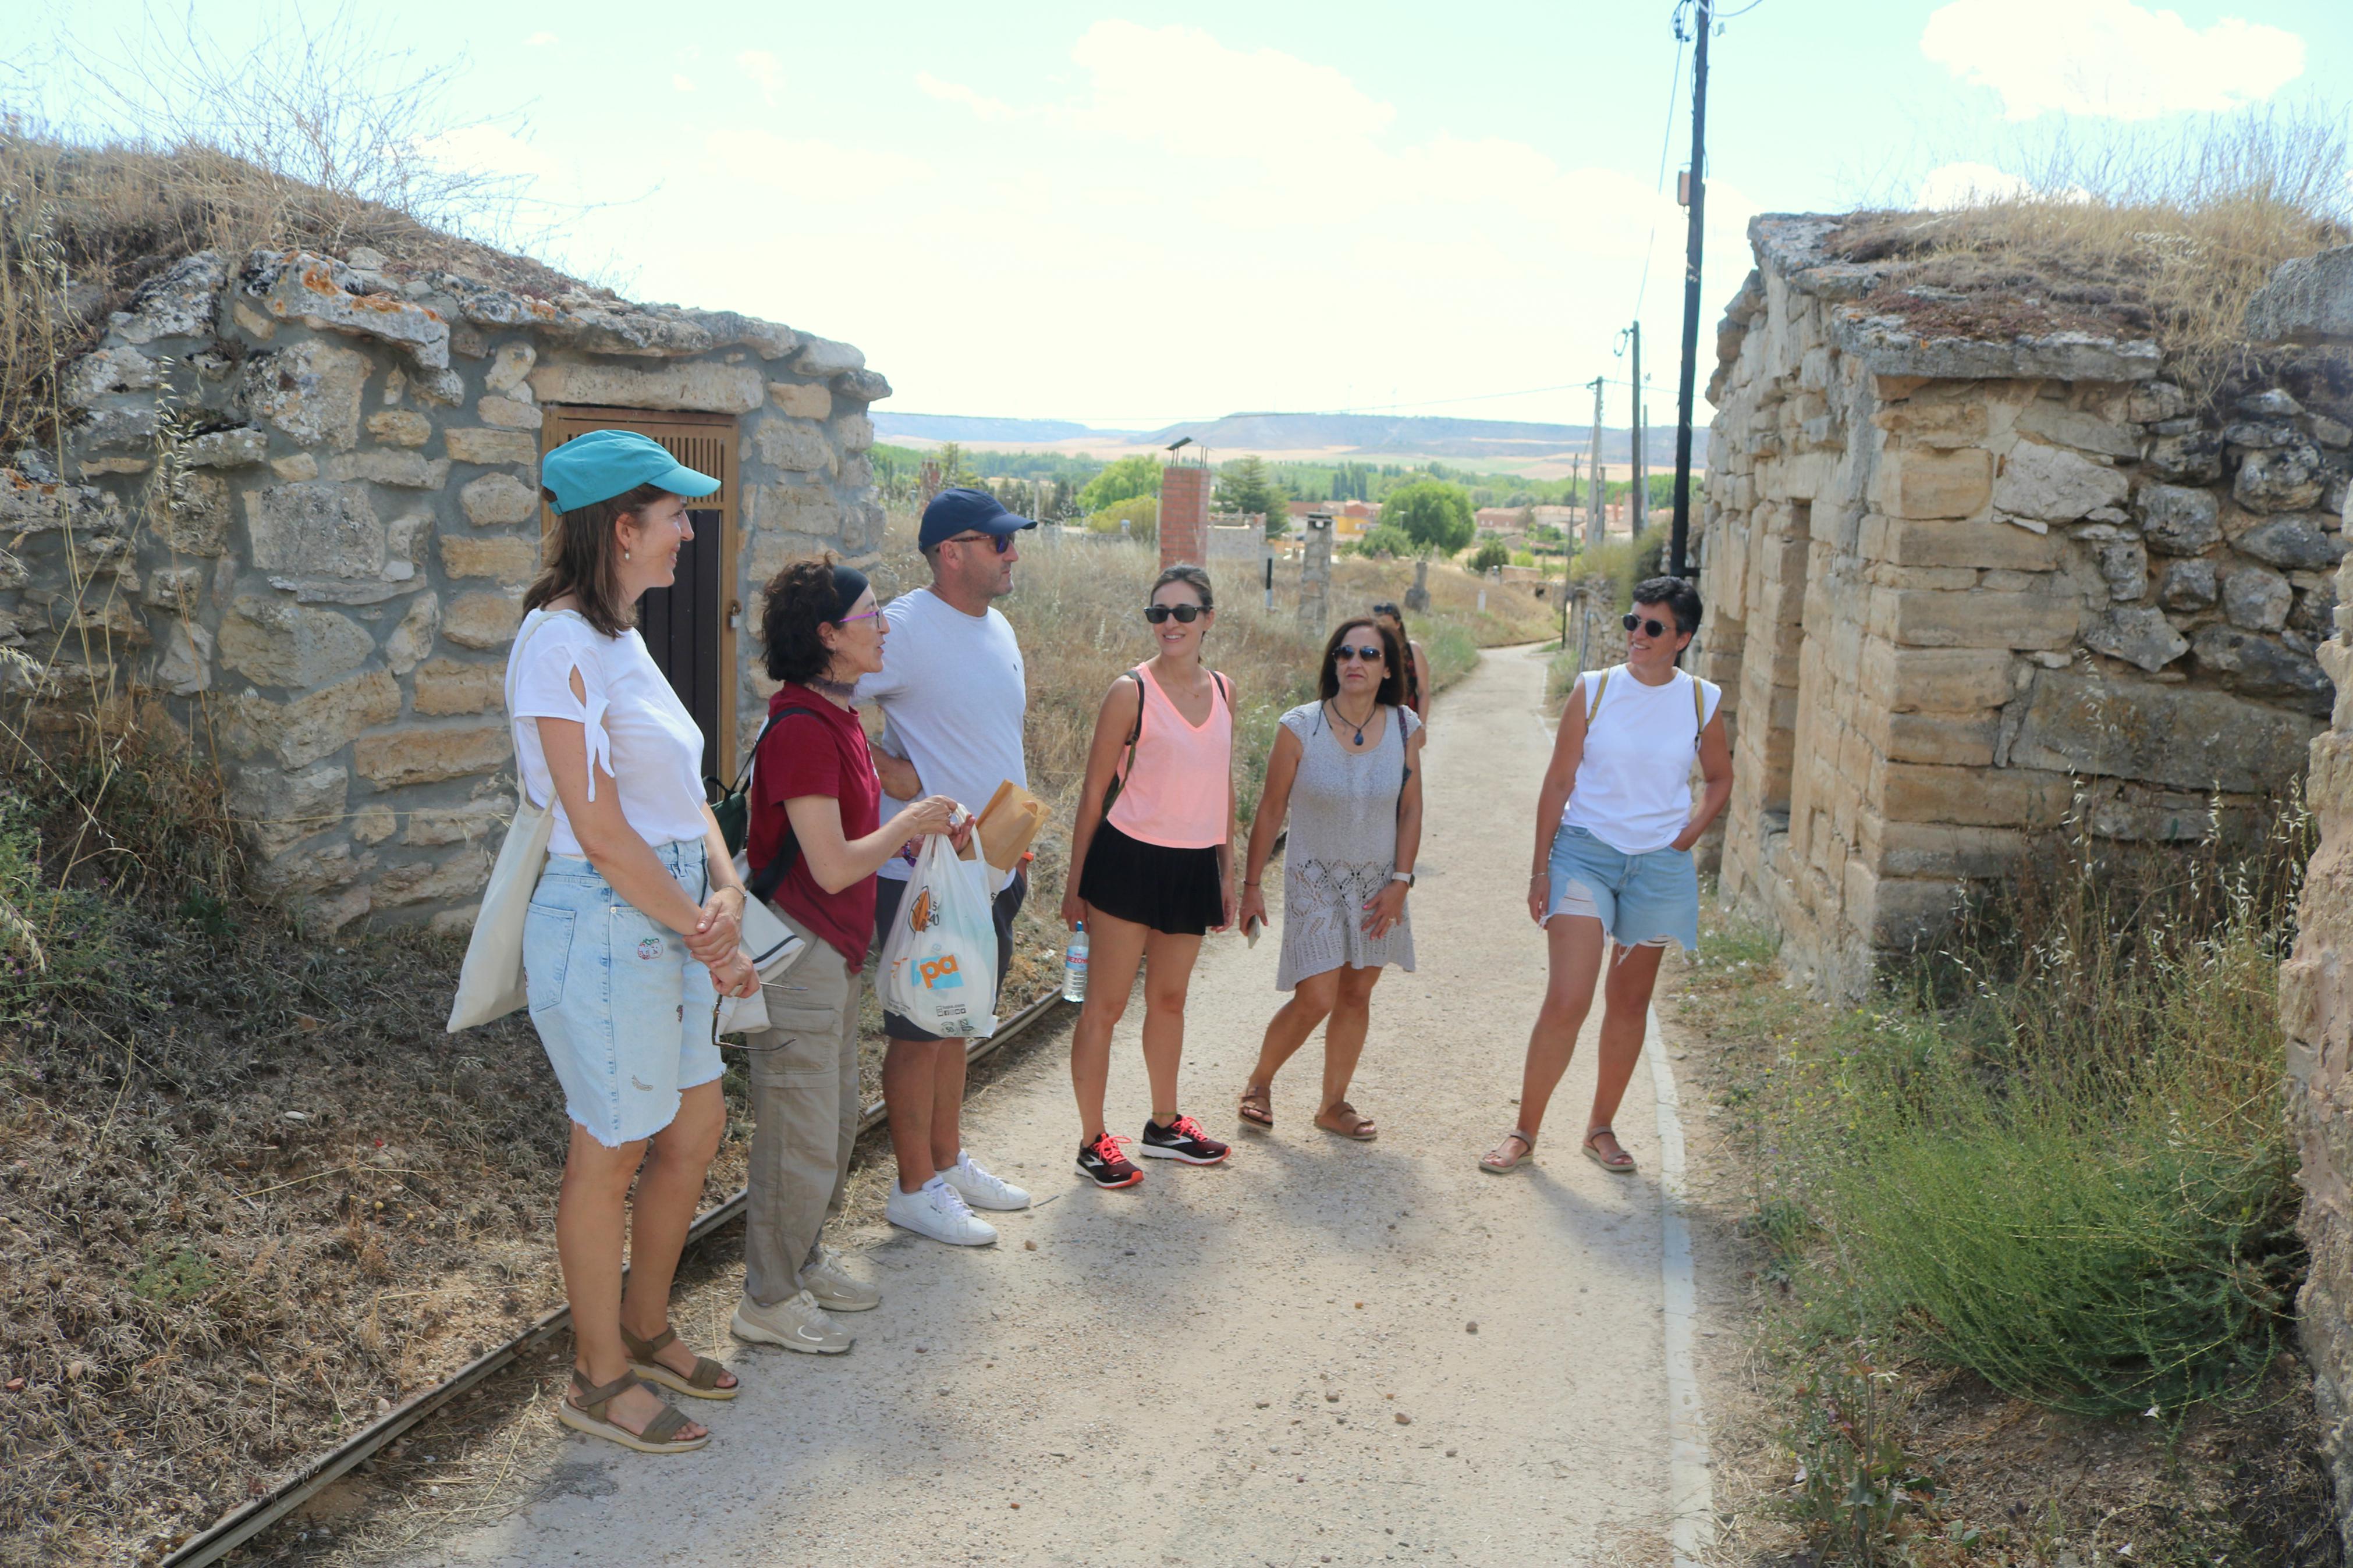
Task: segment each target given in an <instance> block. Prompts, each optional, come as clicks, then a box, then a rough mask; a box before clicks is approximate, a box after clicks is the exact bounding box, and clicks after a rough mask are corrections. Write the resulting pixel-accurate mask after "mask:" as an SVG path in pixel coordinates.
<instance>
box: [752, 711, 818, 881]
mask: <svg viewBox="0 0 2353 1568" xmlns="http://www.w3.org/2000/svg"><path fill="white" fill-rule="evenodd" d="M795 713H806V714H807V715H808V716H809V717H810V718H812V719H821V718H823V717H824V715H823V714H821V713H819V712H818V710H816V709H814V708H779V709H777V710H776V711H775V712H774V713H771V714H769V715H768V721H767V722H766V723H765V724H763V725H761V726H760V741H765V740H766V739H767V738H768V731H770V730H773V729H775V728H776V721H777V720H779V719H786V718H789V717H791V716H792V715H793V714H795ZM760 741H754V742H752V755H751V756H750V757H749V758H747V759H746V760H745V762H744V773H745V774H746V775H747V782H748V775H749V773H750V772H751V768H752V764H753V763H755V762H757V761H759V758H760ZM799 855H800V840H799V839H798V838H797V837H796V836H795V834H794V833H793V819H792V818H791V817H790V816H786V818H785V839H784V842H783V843H781V844H779V845H777V846H776V853H775V854H774V855H772V856H770V857H769V858H768V861H767V864H765V865H764V866H754V868H752V896H753V897H754V898H755V899H758V900H761V901H762V902H764V903H765V901H767V900H769V899H771V898H774V897H775V896H776V889H778V888H780V887H782V886H784V881H785V873H786V872H787V871H789V870H791V869H792V868H793V862H794V860H796V859H797V858H799Z"/></svg>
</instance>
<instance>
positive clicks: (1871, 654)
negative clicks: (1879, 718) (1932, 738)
mask: <svg viewBox="0 0 2353 1568" xmlns="http://www.w3.org/2000/svg"><path fill="white" fill-rule="evenodd" d="M2011 664H2012V659H2011V658H2010V650H2009V649H2008V648H2000V647H1996V648H1973V647H1968V648H1964V647H1955V648H1942V647H1935V648H1925V647H1896V646H1894V644H1893V643H1888V642H1883V641H1881V640H1880V639H1878V638H1875V637H1874V638H1873V639H1871V640H1870V641H1868V642H1866V643H1864V644H1863V651H1862V663H1861V666H1860V668H1858V670H1857V672H1856V673H1857V675H1858V676H1859V678H1860V687H1859V689H1860V691H1861V694H1862V697H1863V699H1864V700H1866V701H1868V702H1870V703H1872V704H1873V706H1876V707H1882V708H1885V709H1887V710H1891V711H1894V712H1897V713H1915V712H1934V713H1974V712H1977V711H1978V710H1982V709H1988V708H1999V707H2000V706H2001V705H2002V704H2003V703H2005V702H2007V701H2009V700H2010V690H2011V680H2012V677H2011V673H2010V670H2011Z"/></svg>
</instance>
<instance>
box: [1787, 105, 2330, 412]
mask: <svg viewBox="0 0 2353 1568" xmlns="http://www.w3.org/2000/svg"><path fill="white" fill-rule="evenodd" d="M2028 164H2029V166H2028V167H2027V169H2026V171H2025V175H2024V177H2025V179H2026V182H2027V185H2028V187H2029V188H2028V189H2027V190H2026V191H2025V192H2024V193H2022V194H2020V195H2011V196H2005V197H2002V198H2000V199H1993V200H1984V201H1980V202H1977V203H1974V204H1972V205H1966V206H1962V207H1957V208H1955V209H1953V210H1951V211H1947V212H1943V213H1936V214H1933V215H1923V214H1920V213H1916V212H1901V213H1899V212H1883V213H1866V214H1862V215H1858V216H1857V217H1856V218H1855V219H1854V220H1853V221H1852V222H1851V223H1849V224H1848V226H1846V227H1845V229H1844V230H1842V231H1841V233H1840V234H1839V235H1838V236H1837V237H1835V238H1834V239H1833V240H1832V241H1831V247H1832V248H1833V249H1834V250H1835V251H1836V252H1838V253H1839V254H1840V255H1841V256H1843V257H1845V258H1848V259H1851V260H1858V261H1883V260H1884V261H1894V262H1899V263H1901V265H1900V266H1899V267H1897V268H1895V269H1894V272H1893V274H1892V276H1891V277H1890V279H1889V280H1888V282H1887V283H1886V284H1885V285H1884V286H1883V288H1882V289H1880V290H1879V291H1878V292H1877V293H1875V294H1874V295H1873V296H1872V298H1871V299H1870V300H1868V301H1866V302H1867V303H1868V304H1869V305H1870V306H1871V307H1872V308H1873V309H1874V310H1885V311H1888V312H1890V313H1894V314H1899V315H1903V316H1905V317H1907V318H1908V319H1912V320H1914V321H1916V322H1918V323H1919V324H1920V325H1921V326H1923V327H1925V328H1927V329H1930V330H1933V331H1939V332H1950V333H1955V334H1964V335H1984V336H1992V337H2009V336H2012V335H2015V334H2018V333H2021V332H2028V331H2035V332H2043V331H2055V330H2065V329H2084V330H2089V331H2108V332H2115V331H2123V332H2126V333H2134V334H2141V335H2152V336H2155V337H2156V338H2157V339H2158V341H2159V342H2161V343H2162V344H2163V345H2164V347H2165V349H2166V351H2167V353H2168V358H2169V360H2170V361H2171V362H2172V363H2173V364H2174V365H2175V367H2176V368H2177V370H2178V371H2179V374H2183V375H2186V376H2188V377H2189V379H2190V380H2191V381H2192V382H2193V383H2195V384H2199V385H2200V386H2201V387H2205V388H2208V389H2211V387H2213V386H2214V385H2215V384H2218V383H2219V382H2220V381H2221V379H2222V378H2223V377H2224V376H2225V375H2227V374H2228V372H2229V370H2230V368H2231V367H2232V363H2234V362H2235V361H2236V360H2237V359H2238V357H2239V356H2240V354H2241V353H2242V352H2243V346H2244V345H2243V336H2242V334H2243V322H2244V320H2245V316H2246V308H2247V302H2248V300H2250V299H2252V298H2253V295H2254V292H2255V290H2256V289H2260V288H2261V287H2262V286H2263V283H2264V281H2265V280H2266V279H2269V278H2270V276H2271V274H2272V272H2273V271H2274V268H2277V267H2278V266H2279V264H2280V263H2281V262H2283V261H2286V260H2289V259H2291V258H2295V257H2300V256H2309V255H2311V254H2313V253H2314V252H2316V251H2318V250H2322V249H2325V248H2327V247H2329V246H2331V245H2339V244H2343V243H2344V242H2345V241H2346V239H2347V238H2348V237H2353V226H2348V225H2353V202H2348V183H2347V173H2348V143H2347V135H2346V132H2345V129H2344V124H2343V118H2342V115H2341V114H2337V115H2330V114H2326V113H2321V112H2317V111H2315V112H2310V113H2298V112H2295V111H2292V110H2253V111H2249V112H2246V113H2242V114H2238V115H2232V116H2217V117H2215V118H2213V119H2211V120H2209V121H2204V122H2203V123H2201V124H2200V125H2197V126H2194V127H2192V128H2190V129H2189V130H2187V131H2183V132H2177V133H2168V134H2148V133H2142V134H2139V135H2134V134H2131V133H2119V134H2115V135H2110V136H2107V137H2105V138H2104V139H2101V140H2098V141H2092V142H2086V141H2069V140H2065V139H2061V140H2056V141H2053V142H2049V143H2048V144H2046V145H2045V146H2044V147H2043V148H2042V150H2041V151H2040V152H2039V153H2036V154H2035V155H2034V156H2032V157H2031V159H2030V160H2029V161H2028Z"/></svg>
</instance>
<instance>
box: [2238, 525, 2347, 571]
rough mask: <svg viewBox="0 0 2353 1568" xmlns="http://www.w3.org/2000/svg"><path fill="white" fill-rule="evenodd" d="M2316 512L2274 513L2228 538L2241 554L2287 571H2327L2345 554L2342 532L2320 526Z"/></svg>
mask: <svg viewBox="0 0 2353 1568" xmlns="http://www.w3.org/2000/svg"><path fill="white" fill-rule="evenodd" d="M2322 521H2323V520H2322V519H2321V518H2319V517H2318V516H2316V515H2307V516H2300V517H2299V516H2289V517H2274V518H2270V519H2267V520H2266V521H2263V522H2259V523H2257V524H2256V525H2255V526H2254V527H2253V528H2251V529H2249V530H2247V531H2245V532H2244V533H2242V534H2240V535H2239V536H2238V537H2237V538H2235V539H2233V540H2232V541H2231V547H2232V549H2233V550H2236V551H2238V552H2240V553H2242V554H2244V555H2252V556H2253V557H2254V558H2255V559H2256V560H2258V561H2262V562H2265V563H2269V564H2271V565H2274V566H2277V567H2280V568H2282V569H2284V570H2285V571H2289V572H2326V571H2330V570H2332V569H2334V568H2335V567H2336V565H2337V562H2339V561H2341V560H2343V559H2344V556H2345V549H2346V544H2345V536H2344V535H2343V534H2342V533H2341V532H2330V531H2327V530H2326V529H2324V528H2322V527H2321V526H2320V525H2321V522H2322Z"/></svg>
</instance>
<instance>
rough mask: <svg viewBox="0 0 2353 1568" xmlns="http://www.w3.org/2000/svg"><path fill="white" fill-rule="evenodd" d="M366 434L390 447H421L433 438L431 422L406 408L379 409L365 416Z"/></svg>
mask: <svg viewBox="0 0 2353 1568" xmlns="http://www.w3.org/2000/svg"><path fill="white" fill-rule="evenodd" d="M367 430H368V434H369V435H371V436H373V437H375V438H376V439H377V440H379V441H382V442H384V443H385V445H387V446H392V447H422V446H423V445H425V443H426V442H427V441H429V440H431V439H432V438H433V421H431V420H430V419H427V417H425V416H424V415H422V414H418V413H416V412H415V411H413V410H411V409H406V408H379V409H377V410H376V411H375V413H374V414H371V415H369V416H367Z"/></svg>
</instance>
